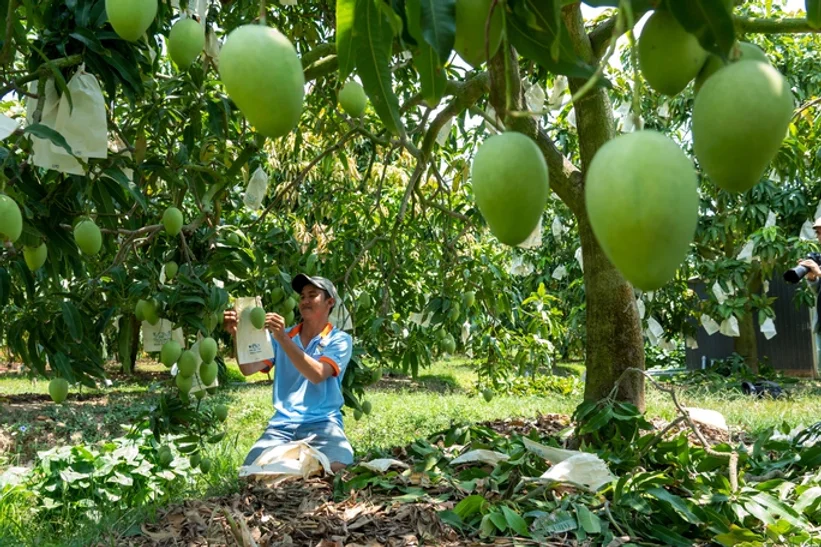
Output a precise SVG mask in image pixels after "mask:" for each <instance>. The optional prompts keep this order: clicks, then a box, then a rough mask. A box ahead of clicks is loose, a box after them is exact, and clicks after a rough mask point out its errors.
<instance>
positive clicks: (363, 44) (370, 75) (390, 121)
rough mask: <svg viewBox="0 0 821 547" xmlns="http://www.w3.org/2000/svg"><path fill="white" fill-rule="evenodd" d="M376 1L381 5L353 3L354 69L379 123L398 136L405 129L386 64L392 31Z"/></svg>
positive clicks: (362, 0)
mask: <svg viewBox="0 0 821 547" xmlns="http://www.w3.org/2000/svg"><path fill="white" fill-rule="evenodd" d="M377 2H378V3H380V4H381V0H357V2H356V16H355V17H354V36H355V41H356V48H357V49H356V68H357V71H358V72H359V77H360V79H361V80H362V87H363V88H364V89H365V92H366V93H367V94H368V97H369V98H370V99H371V104H372V105H373V108H374V110H376V113H377V114H378V115H379V118H380V119H381V120H382V123H384V124H385V127H386V128H387V129H388V130H389V131H390V132H391V133H393V134H395V135H400V134H404V132H405V129H404V127H403V126H402V120H401V119H400V118H399V99H397V97H396V94H395V93H394V91H393V87H392V74H391V70H390V63H389V61H390V57H391V45H392V42H393V30H392V29H391V26H390V24H389V23H388V21H387V19H386V17H385V14H384V13H383V12H382V9H381V8H380V7H379V6H378V5H377Z"/></svg>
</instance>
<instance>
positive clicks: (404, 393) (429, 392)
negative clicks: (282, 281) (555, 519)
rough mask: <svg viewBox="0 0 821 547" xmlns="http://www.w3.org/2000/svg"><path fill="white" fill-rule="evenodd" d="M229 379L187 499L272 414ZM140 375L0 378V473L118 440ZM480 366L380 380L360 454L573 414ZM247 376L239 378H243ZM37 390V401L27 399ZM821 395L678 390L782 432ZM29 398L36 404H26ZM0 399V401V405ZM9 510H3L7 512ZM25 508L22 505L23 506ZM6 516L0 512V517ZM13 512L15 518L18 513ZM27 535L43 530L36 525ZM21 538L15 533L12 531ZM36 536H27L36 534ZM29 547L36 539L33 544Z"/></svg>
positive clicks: (217, 479) (660, 408) (257, 384)
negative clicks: (506, 388) (79, 392)
mask: <svg viewBox="0 0 821 547" xmlns="http://www.w3.org/2000/svg"><path fill="white" fill-rule="evenodd" d="M228 367H229V371H230V375H231V379H232V382H230V384H229V385H228V386H227V387H226V389H223V390H221V391H220V392H219V393H218V394H217V395H215V396H209V397H207V398H206V399H205V400H204V402H203V404H206V405H213V404H216V403H220V402H224V403H226V404H228V405H229V407H230V414H229V419H228V424H229V425H228V427H229V438H231V439H232V441H231V442H223V443H222V444H221V445H220V446H219V447H218V448H217V449H216V451H215V452H214V453H212V454H210V456H211V457H212V459H213V461H214V469H213V470H212V472H211V473H210V475H209V477H208V478H207V480H202V481H201V482H200V483H199V484H198V485H197V486H196V487H195V488H194V489H193V490H191V491H188V492H186V493H185V496H186V497H203V496H208V495H217V494H225V493H230V492H235V491H236V490H237V489H238V481H237V480H236V469H237V467H238V466H239V465H240V463H241V462H242V460H243V459H244V456H245V454H246V452H247V450H248V449H249V448H250V446H251V445H252V444H253V443H254V441H255V440H256V439H257V437H258V436H259V434H260V433H261V432H262V430H263V428H264V427H265V424H266V422H267V420H268V419H269V418H270V417H271V414H272V402H271V384H270V382H269V381H268V379H267V377H266V376H265V375H262V374H257V375H254V376H251V377H249V378H247V379H246V378H242V376H241V374H240V373H239V370H238V367H237V366H236V364H235V363H233V362H229V363H228ZM557 368H560V369H561V370H559V371H557V372H558V373H559V374H563V375H564V374H580V372H581V371H582V370H583V366H582V365H579V364H562V365H560V366H559V367H557ZM138 371H139V373H140V375H139V377H138V378H137V379H136V380H134V379H128V378H122V377H117V379H116V381H115V385H114V386H112V387H110V388H102V389H98V390H85V392H84V395H83V397H81V399H83V400H77V398H76V397H75V396H74V394H73V395H72V398H70V400H69V402H68V403H67V404H66V405H63V406H58V405H54V404H52V403H51V402H50V401H48V400H47V399H46V397H42V395H44V394H46V393H47V391H48V389H47V383H46V382H43V381H39V382H31V381H30V380H28V379H27V378H25V377H21V376H19V375H9V374H6V375H0V397H2V396H3V395H12V397H11V400H12V401H13V402H12V403H11V404H3V403H2V402H0V405H2V406H3V408H2V409H0V470H1V469H2V468H3V466H7V465H17V464H25V463H26V462H27V461H29V460H31V458H32V457H33V456H34V455H35V454H36V451H37V450H43V449H46V448H51V447H53V446H55V445H57V444H78V443H93V442H96V441H99V440H103V439H107V438H111V437H114V436H119V435H121V434H122V428H121V424H127V423H128V422H129V420H130V419H131V418H133V417H134V416H135V415H137V414H138V413H139V412H141V411H142V410H144V409H146V408H148V407H149V405H151V404H153V400H154V398H153V397H152V396H151V394H152V392H155V391H157V390H159V389H161V388H162V386H163V384H164V382H165V381H167V379H168V378H169V377H170V376H169V375H168V372H167V371H166V370H165V369H164V367H162V365H159V364H155V363H147V362H141V363H140V364H139V366H138ZM476 378H477V375H476V366H475V365H474V364H472V363H471V362H470V361H467V360H463V359H449V360H443V361H438V362H436V363H434V364H433V365H432V366H431V367H430V368H429V369H426V370H424V371H423V374H421V375H420V376H419V377H418V378H417V379H416V380H411V379H410V378H407V377H403V376H401V375H395V374H390V373H388V374H386V375H385V377H384V378H383V380H382V381H380V382H379V383H378V384H377V385H375V386H372V387H371V388H369V389H368V391H367V396H366V398H367V399H368V400H369V401H371V403H372V404H373V411H372V413H371V414H370V415H369V416H366V417H364V418H363V419H361V420H359V421H356V420H355V419H354V418H353V413H352V412H350V411H348V412H347V413H346V415H345V417H344V422H345V429H346V432H347V434H348V436H349V438H350V440H351V444H352V445H353V446H354V449H355V451H356V454H357V456H358V457H362V456H364V455H365V454H367V452H368V451H370V450H373V449H382V448H389V447H393V446H401V445H405V444H407V443H409V442H411V441H413V440H414V439H417V438H420V437H425V436H427V435H429V434H431V433H433V432H435V431H438V430H440V429H443V428H446V427H449V426H450V425H452V424H453V423H460V422H461V423H464V422H480V421H485V420H493V419H500V418H509V417H514V416H520V417H529V416H535V415H536V414H538V413H540V412H541V413H562V414H571V413H572V412H573V410H574V408H575V407H576V405H578V404H579V402H581V393H573V394H571V395H569V396H562V395H558V394H553V393H543V394H536V395H527V396H512V395H504V394H497V396H496V397H494V398H493V400H492V401H490V402H489V403H487V402H485V401H484V399H483V398H482V397H481V396H480V395H478V394H477V393H476V389H475V383H476ZM241 380H245V381H241ZM24 394H40V397H36V396H34V397H33V396H31V395H24ZM819 394H821V389H819V387H818V384H817V383H815V384H809V383H804V384H800V385H799V386H798V387H796V388H794V389H793V394H792V396H791V397H790V398H789V399H784V400H763V399H755V398H751V397H748V396H745V395H743V394H741V393H740V392H737V391H734V390H732V389H730V388H727V387H721V386H719V387H713V388H711V389H707V388H693V389H690V390H686V391H681V392H680V395H679V398H680V401H681V402H682V404H684V405H685V406H694V407H701V408H709V409H713V410H717V411H719V412H721V413H722V414H724V416H725V417H726V419H727V422H728V423H729V424H730V425H731V427H733V428H734V429H738V428H742V429H745V430H748V431H753V432H754V431H756V430H760V429H762V428H767V427H773V426H779V425H780V424H781V423H782V422H786V423H787V424H789V425H790V426H795V425H798V424H801V423H803V424H805V425H809V424H810V423H812V422H814V421H815V419H817V418H815V417H817V416H821V397H819ZM32 398H33V400H31V399H32ZM0 400H2V399H0ZM647 414H648V416H661V417H663V418H665V419H668V420H669V419H672V418H673V416H674V415H675V408H674V406H673V404H672V402H671V401H670V399H669V396H668V395H666V394H664V393H661V392H659V391H657V390H655V389H653V388H652V387H651V386H649V385H648V389H647ZM4 507H5V509H4ZM21 507H22V509H21ZM4 510H5V511H7V513H5V514H4V513H3V511H4ZM15 511H16V513H15ZM152 513H153V509H151V508H141V509H138V510H135V511H133V512H130V513H128V514H127V515H120V517H118V518H119V519H120V520H118V521H117V522H116V523H115V522H112V521H106V522H105V523H98V524H96V525H91V526H86V527H79V528H77V529H76V531H75V534H74V535H73V538H74V539H72V540H70V541H69V540H63V541H62V543H50V542H49V540H48V539H47V538H46V537H45V536H41V537H39V538H37V539H36V540H34V539H32V540H31V541H33V542H34V543H36V544H38V545H49V544H54V545H87V544H90V543H92V542H93V541H95V540H99V534H100V532H101V531H103V530H106V529H110V527H111V526H114V527H115V529H119V530H125V529H128V528H129V527H130V526H132V525H133V524H134V523H139V522H141V521H142V520H144V519H145V518H148V516H150V515H151V514H152ZM24 515H25V503H24V501H23V500H19V501H18V502H17V503H8V500H7V503H5V504H4V503H3V501H2V500H1V499H0V521H5V525H4V523H3V522H0V545H15V543H14V542H13V541H12V540H11V539H10V538H7V536H10V535H11V537H17V535H19V534H17V533H16V532H14V530H13V529H12V528H10V526H11V524H10V521H18V522H19V519H21V518H26V517H25V516H24ZM31 526H33V528H31V527H29V528H27V529H28V530H37V529H39V530H41V531H42V528H38V525H37V524H36V523H31ZM15 534H17V535H15ZM32 537H33V536H32ZM29 544H33V543H29Z"/></svg>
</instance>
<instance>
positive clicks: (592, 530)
mask: <svg viewBox="0 0 821 547" xmlns="http://www.w3.org/2000/svg"><path fill="white" fill-rule="evenodd" d="M575 507H576V517H577V518H578V521H579V526H581V527H582V528H584V531H585V532H587V533H588V534H600V533H601V520H599V517H598V515H596V514H595V513H593V512H592V511H591V510H590V509H588V508H587V506H586V505H581V504H579V505H576V506H575Z"/></svg>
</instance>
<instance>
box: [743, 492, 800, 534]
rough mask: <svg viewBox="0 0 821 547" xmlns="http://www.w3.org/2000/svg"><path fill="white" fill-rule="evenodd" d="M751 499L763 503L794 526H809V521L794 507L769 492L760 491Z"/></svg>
mask: <svg viewBox="0 0 821 547" xmlns="http://www.w3.org/2000/svg"><path fill="white" fill-rule="evenodd" d="M751 499H752V500H753V501H755V502H757V503H758V504H759V505H763V506H764V507H766V508H767V509H769V510H770V511H772V512H774V513H775V514H777V515H778V516H780V517H781V518H782V519H784V520H786V521H787V522H789V523H790V524H792V525H793V526H798V527H799V528H806V527H808V526H809V523H808V522H807V521H806V520H804V518H802V517H801V515H799V514H798V513H797V512H796V511H795V510H794V509H793V508H792V507H789V506H788V505H786V504H785V503H784V502H782V501H781V500H779V499H777V498H774V497H772V496H771V495H769V494H765V493H764V492H759V493H758V494H756V495H754V496H752V497H751Z"/></svg>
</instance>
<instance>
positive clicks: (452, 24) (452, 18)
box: [421, 0, 456, 65]
mask: <svg viewBox="0 0 821 547" xmlns="http://www.w3.org/2000/svg"><path fill="white" fill-rule="evenodd" d="M421 7H422V36H423V37H424V39H425V42H427V43H428V44H429V45H430V47H432V48H433V49H434V51H436V53H437V55H439V60H440V61H441V63H442V64H443V65H444V64H445V63H447V62H448V58H449V57H450V52H451V51H452V50H453V41H454V37H455V36H456V0H421Z"/></svg>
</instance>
